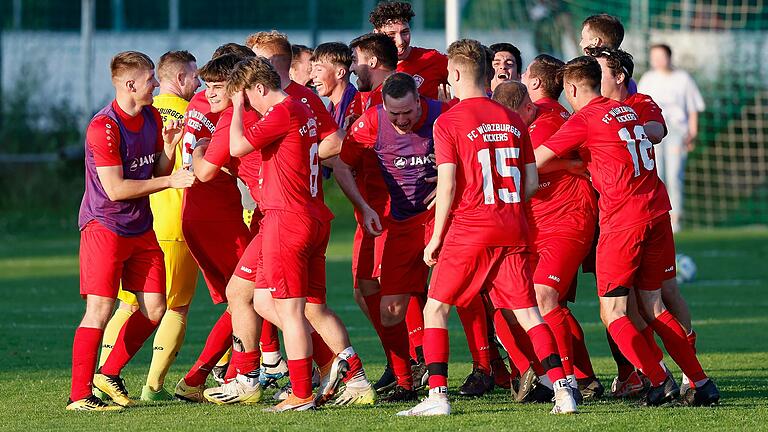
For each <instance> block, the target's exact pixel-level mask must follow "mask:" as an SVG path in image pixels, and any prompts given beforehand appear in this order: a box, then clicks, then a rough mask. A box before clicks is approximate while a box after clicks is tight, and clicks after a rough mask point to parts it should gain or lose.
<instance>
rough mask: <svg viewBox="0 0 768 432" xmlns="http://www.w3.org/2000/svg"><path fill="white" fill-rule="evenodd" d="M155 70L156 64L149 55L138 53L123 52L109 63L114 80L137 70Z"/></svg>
mask: <svg viewBox="0 0 768 432" xmlns="http://www.w3.org/2000/svg"><path fill="white" fill-rule="evenodd" d="M154 68H155V64H154V63H153V62H152V59H151V58H149V56H148V55H146V54H144V53H142V52H138V51H123V52H120V53H117V54H115V56H114V57H112V61H110V62H109V70H110V72H111V73H112V78H115V77H118V76H120V75H122V74H123V73H125V72H127V71H132V70H137V69H149V70H152V69H154Z"/></svg>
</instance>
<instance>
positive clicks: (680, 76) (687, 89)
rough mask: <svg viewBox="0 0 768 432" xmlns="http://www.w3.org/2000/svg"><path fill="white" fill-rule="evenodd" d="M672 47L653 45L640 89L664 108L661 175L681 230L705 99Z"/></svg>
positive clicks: (658, 154) (659, 161)
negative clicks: (688, 169) (675, 59)
mask: <svg viewBox="0 0 768 432" xmlns="http://www.w3.org/2000/svg"><path fill="white" fill-rule="evenodd" d="M671 60H672V49H671V48H670V47H669V46H668V45H665V44H656V45H653V46H651V52H650V61H651V70H650V71H648V72H646V73H645V74H644V75H643V76H642V78H640V83H639V84H638V89H639V91H640V92H641V93H645V94H647V95H648V96H650V97H652V98H653V100H654V101H656V103H657V104H658V105H659V106H660V107H661V109H662V114H663V115H664V121H665V122H666V124H667V128H668V129H669V133H668V135H667V136H666V138H664V140H663V141H662V142H661V144H660V145H658V146H656V147H655V148H656V164H657V170H658V172H659V177H660V178H661V179H662V181H663V182H664V184H666V185H667V190H668V191H669V198H670V201H671V202H672V211H671V212H670V215H671V216H672V229H673V231H675V232H677V231H680V218H681V215H682V212H683V179H684V174H685V162H686V160H687V159H688V152H690V151H692V150H693V149H694V147H695V140H696V135H697V134H698V130H699V125H698V121H699V112H701V111H704V99H702V97H701V93H700V92H699V88H698V87H697V86H696V83H695V82H694V81H693V78H691V76H690V75H689V74H688V72H686V71H684V70H681V69H677V68H675V67H673V66H672V61H671Z"/></svg>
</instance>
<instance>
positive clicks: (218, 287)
mask: <svg viewBox="0 0 768 432" xmlns="http://www.w3.org/2000/svg"><path fill="white" fill-rule="evenodd" d="M181 228H182V231H183V232H184V238H185V239H186V241H187V245H188V246H189V251H190V252H191V253H192V257H193V258H195V261H197V265H198V266H199V267H200V270H201V271H202V272H203V278H205V284H206V285H207V286H208V292H209V293H210V294H211V300H213V303H214V304H219V303H225V302H226V301H227V283H228V282H229V278H230V277H232V274H233V273H234V271H235V268H236V267H237V262H238V260H239V259H240V256H241V255H242V254H243V252H244V251H245V248H246V246H248V242H250V240H251V233H250V231H249V230H248V227H247V226H245V223H243V221H242V220H234V221H225V222H211V221H196V220H184V221H182V224H181Z"/></svg>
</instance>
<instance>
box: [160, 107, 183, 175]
mask: <svg viewBox="0 0 768 432" xmlns="http://www.w3.org/2000/svg"><path fill="white" fill-rule="evenodd" d="M183 131H184V123H183V122H181V121H179V120H172V121H170V122H168V123H167V124H165V125H163V129H162V137H163V151H162V152H160V158H159V159H158V161H157V163H156V164H155V169H154V174H155V177H159V176H166V175H168V174H170V173H171V171H172V170H173V164H174V163H175V161H176V146H177V145H178V144H179V141H180V140H181V135H182V133H183Z"/></svg>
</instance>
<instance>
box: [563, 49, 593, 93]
mask: <svg viewBox="0 0 768 432" xmlns="http://www.w3.org/2000/svg"><path fill="white" fill-rule="evenodd" d="M560 74H561V76H562V79H563V82H565V81H576V82H578V83H583V84H584V85H586V86H588V87H590V88H593V89H595V90H597V89H599V88H600V81H601V80H602V77H603V72H602V70H601V68H600V63H598V62H597V60H595V58H594V57H592V56H588V55H585V56H581V57H576V58H575V59H573V60H571V61H569V62H568V63H566V64H565V66H563V68H562V69H561V70H560Z"/></svg>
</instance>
